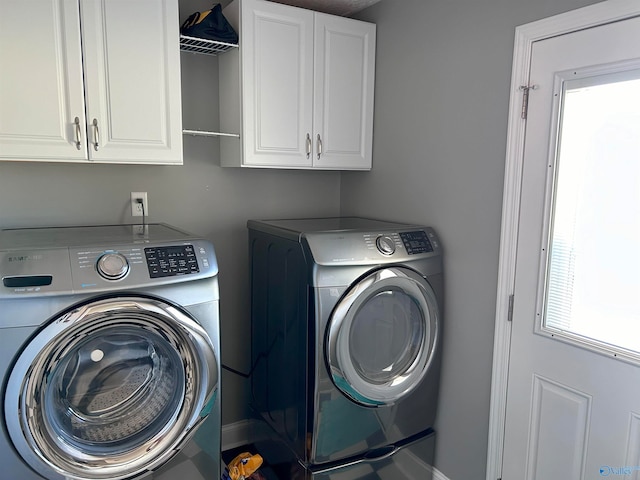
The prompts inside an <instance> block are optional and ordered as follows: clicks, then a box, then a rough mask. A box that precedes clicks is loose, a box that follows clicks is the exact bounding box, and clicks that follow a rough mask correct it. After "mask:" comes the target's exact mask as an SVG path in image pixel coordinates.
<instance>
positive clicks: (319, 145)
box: [317, 134, 322, 160]
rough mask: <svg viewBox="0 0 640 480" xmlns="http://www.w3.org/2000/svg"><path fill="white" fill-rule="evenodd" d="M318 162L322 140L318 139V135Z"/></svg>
mask: <svg viewBox="0 0 640 480" xmlns="http://www.w3.org/2000/svg"><path fill="white" fill-rule="evenodd" d="M317 143H318V160H320V155H322V139H321V138H320V134H318V142H317Z"/></svg>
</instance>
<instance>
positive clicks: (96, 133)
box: [92, 118, 100, 152]
mask: <svg viewBox="0 0 640 480" xmlns="http://www.w3.org/2000/svg"><path fill="white" fill-rule="evenodd" d="M92 125H93V148H94V149H95V151H96V152H97V151H98V149H99V148H100V129H99V128H98V119H97V118H94V119H93V123H92Z"/></svg>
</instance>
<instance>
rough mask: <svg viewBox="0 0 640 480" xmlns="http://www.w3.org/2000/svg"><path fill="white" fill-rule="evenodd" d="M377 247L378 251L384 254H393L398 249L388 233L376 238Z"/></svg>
mask: <svg viewBox="0 0 640 480" xmlns="http://www.w3.org/2000/svg"><path fill="white" fill-rule="evenodd" d="M376 247H378V251H379V252H380V253H381V254H383V255H393V254H394V252H395V251H396V244H395V242H394V241H393V238H391V237H390V236H388V235H380V236H379V237H378V238H376Z"/></svg>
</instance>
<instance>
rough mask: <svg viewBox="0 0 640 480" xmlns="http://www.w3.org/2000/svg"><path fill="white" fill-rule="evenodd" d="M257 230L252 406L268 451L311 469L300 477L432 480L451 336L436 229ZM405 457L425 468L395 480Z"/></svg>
mask: <svg viewBox="0 0 640 480" xmlns="http://www.w3.org/2000/svg"><path fill="white" fill-rule="evenodd" d="M247 226H248V229H249V251H250V258H251V260H250V266H251V298H252V303H251V318H252V375H251V386H252V408H253V410H254V411H255V412H256V413H257V416H258V417H259V418H260V419H262V420H264V422H265V423H266V425H268V427H269V429H268V430H269V432H270V433H273V434H274V435H265V436H266V437H268V438H269V439H268V441H266V442H263V443H262V444H261V448H262V449H263V451H262V452H261V453H264V455H263V456H265V457H267V459H268V461H269V462H270V463H274V462H275V463H283V464H286V463H289V466H286V467H284V468H285V469H287V470H288V471H291V468H294V467H295V466H296V465H302V466H303V467H304V468H303V469H304V470H305V473H304V475H303V476H302V477H301V478H313V479H324V478H331V473H327V472H334V471H335V472H337V470H335V469H338V470H340V471H341V472H342V473H340V474H338V476H337V477H336V478H341V477H340V475H341V474H343V473H344V474H345V475H347V476H345V477H344V478H350V479H360V478H362V479H364V478H366V479H369V478H407V479H414V478H415V479H420V480H423V479H424V478H428V477H427V476H426V475H427V474H426V471H428V468H427V467H428V464H429V462H430V461H432V453H429V452H432V451H433V445H434V442H435V432H434V429H433V427H434V423H435V417H436V412H437V402H438V394H439V379H440V370H441V368H440V364H441V358H442V331H443V317H442V305H443V269H442V248H441V245H440V241H439V239H438V238H437V236H436V233H435V231H434V230H433V229H432V228H429V227H426V226H420V225H409V224H401V223H395V222H387V221H380V220H375V219H366V218H357V217H342V218H341V217H338V218H317V219H284V220H267V221H254V220H250V221H249V222H248V224H247ZM281 445H284V446H285V447H286V448H284V449H283V448H280V446H281ZM403 449H404V450H403ZM287 451H288V452H290V453H291V454H292V455H291V458H290V459H287ZM400 451H403V452H404V453H403V454H399V452H400ZM408 452H421V453H420V455H419V458H418V457H416V456H415V455H414V454H413V453H411V454H410V455H409V453H408ZM406 456H410V457H412V458H413V457H416V458H417V460H418V464H419V463H420V462H422V463H424V464H425V469H418V470H417V471H418V473H417V474H416V475H417V476H410V475H409V474H406V475H405V476H404V477H402V476H400V477H399V476H397V474H398V472H401V471H402V469H403V468H404V466H403V465H405V464H406V462H405V460H402V459H403V458H404V457H406ZM281 459H285V460H282V461H281ZM353 465H357V466H358V467H357V468H358V469H362V471H363V472H364V473H363V474H362V476H357V475H355V473H346V472H345V469H346V468H347V467H349V468H351V466H353ZM296 468H297V467H296ZM354 468H355V467H354ZM382 471H385V472H387V473H385V474H381V472H382ZM366 472H378V474H379V475H382V476H381V477H376V476H366ZM389 472H395V473H394V474H393V475H396V476H395V477H393V476H391V477H387V476H386V475H390V473H389ZM327 475H328V476H327ZM349 475H352V476H349ZM354 475H355V476H354Z"/></svg>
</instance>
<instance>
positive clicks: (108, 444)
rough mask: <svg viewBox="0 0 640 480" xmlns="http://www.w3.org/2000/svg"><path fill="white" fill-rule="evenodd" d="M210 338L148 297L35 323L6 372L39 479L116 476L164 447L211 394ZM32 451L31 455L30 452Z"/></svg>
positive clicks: (17, 426)
mask: <svg viewBox="0 0 640 480" xmlns="http://www.w3.org/2000/svg"><path fill="white" fill-rule="evenodd" d="M213 348H214V347H213V344H212V342H211V339H210V338H209V337H208V335H207V333H206V332H205V331H204V330H203V329H202V328H201V327H200V326H199V325H198V323H197V322H196V321H195V320H194V319H193V318H191V317H190V316H189V315H188V314H187V313H186V312H184V311H183V310H181V309H179V308H177V307H175V306H172V305H170V304H168V303H166V302H164V301H161V300H158V299H154V298H150V297H118V298H113V299H103V300H98V301H94V302H90V303H86V304H83V305H79V306H77V307H75V308H73V309H71V310H70V311H68V312H66V313H64V314H62V315H60V316H59V317H58V318H56V319H54V320H53V321H52V322H50V323H49V324H48V325H47V326H45V328H44V329H42V330H41V331H40V332H39V333H38V334H37V335H36V336H35V337H34V338H33V339H32V341H31V342H30V343H29V344H28V345H27V347H26V348H25V349H24V350H23V352H22V353H21V355H20V357H19V358H18V361H17V362H16V365H15V367H14V369H13V370H12V372H11V376H10V378H9V384H8V388H7V391H8V392H12V393H13V394H12V395H10V396H9V395H8V396H7V399H6V400H5V413H7V414H8V415H9V414H11V413H13V415H14V416H17V417H18V421H17V422H12V423H8V430H9V434H10V436H11V439H12V440H13V442H14V444H15V446H16V448H17V449H18V451H19V452H20V453H21V454H22V456H23V458H25V459H26V460H27V461H28V462H29V463H30V464H31V466H32V467H33V468H34V469H35V470H36V471H38V472H39V473H41V474H42V475H43V476H44V477H45V478H58V477H56V476H54V477H52V476H51V472H64V476H68V477H71V478H83V479H122V478H129V477H132V476H134V475H137V474H140V473H142V472H144V471H146V470H151V469H154V468H157V467H159V466H160V465H161V464H162V463H164V462H166V461H167V460H168V459H169V458H170V457H171V456H173V454H174V452H175V451H176V449H177V447H179V446H180V445H181V444H182V443H183V442H184V441H185V439H186V438H188V436H189V435H190V434H191V433H192V431H193V429H194V427H196V426H197V425H198V424H199V423H200V421H201V420H202V418H204V417H205V416H206V414H207V412H208V406H209V404H210V403H211V402H213V401H215V395H216V392H217V383H218V378H217V372H218V369H217V364H216V360H215V358H216V357H215V352H214V349H213ZM34 453H35V454H34Z"/></svg>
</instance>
